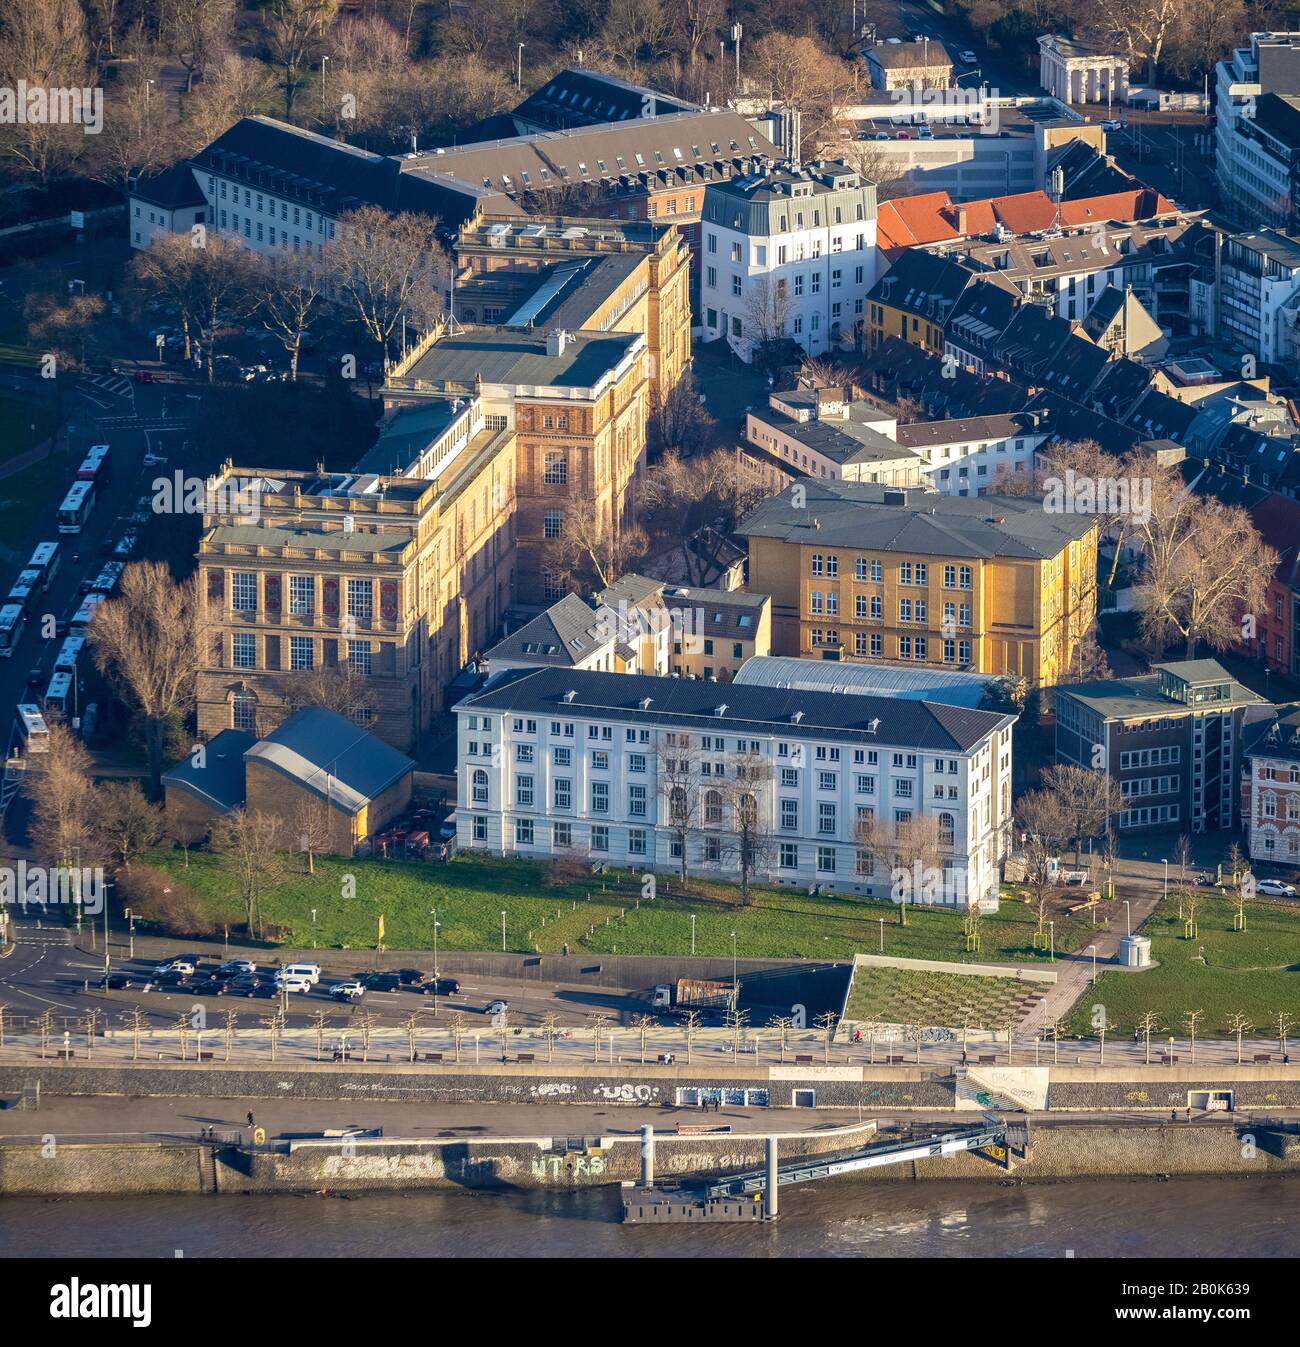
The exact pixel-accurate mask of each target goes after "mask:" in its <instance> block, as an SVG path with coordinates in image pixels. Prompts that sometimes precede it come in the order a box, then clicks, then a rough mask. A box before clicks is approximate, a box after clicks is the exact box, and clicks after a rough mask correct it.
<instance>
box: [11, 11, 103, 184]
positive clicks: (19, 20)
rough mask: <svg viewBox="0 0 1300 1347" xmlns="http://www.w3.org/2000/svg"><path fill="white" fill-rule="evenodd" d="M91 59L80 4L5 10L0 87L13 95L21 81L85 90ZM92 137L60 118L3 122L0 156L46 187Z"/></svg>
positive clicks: (34, 86)
mask: <svg viewBox="0 0 1300 1347" xmlns="http://www.w3.org/2000/svg"><path fill="white" fill-rule="evenodd" d="M89 57H90V47H89V43H88V40H87V36H86V21H85V17H84V14H83V12H82V8H81V6H80V5H79V4H78V3H77V0H42V3H40V4H32V5H22V4H15V5H7V6H5V10H4V14H3V18H2V19H0V86H2V87H5V88H6V89H8V90H9V91H11V92H13V93H14V94H15V96H16V91H17V90H18V87H19V83H20V81H21V82H22V83H23V84H25V85H26V86H27V88H28V89H35V90H44V91H50V90H58V89H81V88H84V87H85V86H86V85H87V84H89V83H90V82H91V81H90V80H89V79H88V78H87V76H88V70H87V65H88V61H89ZM24 111H25V109H24ZM88 139H89V138H88V137H87V136H86V134H85V131H84V130H83V128H82V127H81V126H77V125H72V124H69V123H68V121H66V120H64V119H62V118H57V117H44V118H41V119H32V118H28V117H26V116H25V117H24V120H23V121H21V122H20V121H18V120H17V118H16V117H14V118H7V119H6V120H5V122H4V123H0V158H10V159H13V160H15V161H16V162H17V163H18V164H20V165H22V167H23V168H25V169H26V170H27V171H28V172H30V173H31V174H32V176H33V177H34V178H35V179H36V181H37V182H38V183H40V184H41V185H42V186H44V185H45V184H46V183H48V182H49V181H50V180H51V179H52V178H54V177H56V176H58V174H60V173H61V172H62V171H63V170H64V169H66V168H67V167H68V166H69V165H70V164H71V163H72V162H73V161H74V160H75V159H76V158H77V156H78V155H80V154H81V153H82V152H83V151H84V150H85V149H86V148H87V141H88Z"/></svg>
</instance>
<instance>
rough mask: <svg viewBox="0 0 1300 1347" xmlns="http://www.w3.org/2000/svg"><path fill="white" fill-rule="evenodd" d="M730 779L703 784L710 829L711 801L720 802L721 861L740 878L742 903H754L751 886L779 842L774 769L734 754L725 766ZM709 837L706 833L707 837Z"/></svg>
mask: <svg viewBox="0 0 1300 1347" xmlns="http://www.w3.org/2000/svg"><path fill="white" fill-rule="evenodd" d="M725 767H726V775H725V776H723V777H720V778H719V777H717V776H715V777H713V778H712V779H711V780H709V781H705V782H703V783H702V784H703V786H704V815H705V816H704V823H705V827H706V829H707V828H708V826H709V824H710V822H712V821H713V820H711V819H710V817H709V811H710V801H711V800H712V799H714V798H715V797H716V798H717V800H718V802H719V809H720V814H721V817H720V818H719V819H717V820H716V822H717V823H718V824H720V826H721V830H722V831H721V836H720V837H719V839H718V840H719V842H720V853H721V858H722V859H723V860H724V861H726V862H729V863H730V864H732V865H734V867H735V869H736V871H737V872H738V874H739V876H740V902H741V905H742V906H743V907H748V906H749V905H750V903H751V902H752V901H753V896H752V894H751V892H750V886H751V884H752V883H753V880H754V876H755V875H757V874H760V873H761V872H762V871H763V870H764V869H765V868H766V867H767V866H768V865H769V864H770V863H771V860H772V856H773V854H774V848H775V846H776V838H775V836H774V835H773V833H772V831H771V826H770V820H771V816H772V800H771V795H772V766H771V763H770V762H768V760H767V759H766V758H764V757H763V755H762V754H761V753H751V752H748V751H745V752H740V753H734V754H732V755H731V756H730V758H729V759H728V760H727V761H726V763H725ZM707 836H708V833H707V832H706V837H707Z"/></svg>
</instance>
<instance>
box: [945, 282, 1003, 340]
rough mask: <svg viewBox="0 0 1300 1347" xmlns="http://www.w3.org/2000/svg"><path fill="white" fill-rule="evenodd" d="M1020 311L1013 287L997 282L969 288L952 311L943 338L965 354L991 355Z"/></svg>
mask: <svg viewBox="0 0 1300 1347" xmlns="http://www.w3.org/2000/svg"><path fill="white" fill-rule="evenodd" d="M1019 307H1020V294H1019V292H1018V291H1017V290H1016V289H1015V288H1014V287H1013V286H1005V285H1002V284H1000V283H998V282H997V281H996V280H983V279H981V280H979V281H977V282H976V283H975V284H974V285H968V286H967V287H966V289H965V290H964V291H963V292H962V296H961V298H960V299H959V300H958V301H957V303H956V305H955V306H954V307H953V311H952V316H951V317H950V318H949V319H948V325H947V327H946V328H945V330H944V335H945V336H946V337H947V338H948V340H949V341H951V342H953V343H955V344H956V345H958V346H960V347H961V348H962V350H964V351H970V352H972V353H978V354H984V353H985V352H988V351H991V350H992V348H993V346H994V344H995V343H996V342H997V340H998V338H999V337H1000V336H1001V335H1002V334H1003V333H1004V332H1005V331H1006V330H1007V328H1008V327H1009V326H1010V324H1011V320H1012V319H1013V318H1014V317H1015V316H1016V310H1017V309H1018V308H1019Z"/></svg>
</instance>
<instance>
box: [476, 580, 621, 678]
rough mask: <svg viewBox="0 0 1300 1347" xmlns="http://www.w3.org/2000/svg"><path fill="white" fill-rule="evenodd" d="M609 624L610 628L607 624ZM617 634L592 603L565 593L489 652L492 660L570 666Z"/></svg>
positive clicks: (490, 660)
mask: <svg viewBox="0 0 1300 1347" xmlns="http://www.w3.org/2000/svg"><path fill="white" fill-rule="evenodd" d="M607 625H608V628H609V629H608V630H605V627H606V626H607ZM613 634H614V627H613V625H612V624H607V623H606V622H605V621H604V619H602V618H601V616H600V615H599V614H598V613H597V612H596V610H595V609H593V608H592V606H591V605H590V604H589V603H587V602H585V601H584V600H583V599H580V598H579V597H578V595H576V594H566V595H565V596H564V597H563V598H562V599H560V600H559V601H558V602H557V603H553V604H552V605H551V606H550V607H549V608H548V609H547V610H546V611H545V612H544V613H539V614H538V615H537V616H536V617H535V618H533V619H532V621H531V622H526V623H524V625H523V626H522V627H520V628H519V629H518V630H517V631H513V632H511V633H510V635H509V636H505V637H503V638H502V639H501V640H500V641H498V642H497V643H496V645H494V646H493V647H492V649H491V650H489V651H488V652H487V659H488V663H489V664H491V662H492V661H493V660H507V659H508V660H514V661H516V662H522V661H525V660H527V661H529V662H531V663H533V664H538V665H545V664H555V665H560V666H562V667H564V668H570V667H571V666H572V665H574V664H576V663H578V662H579V661H581V660H584V659H586V658H588V657H589V656H590V655H591V652H592V651H593V650H595V649H597V648H598V647H599V646H600V645H602V644H604V642H605V641H607V640H608V639H609V638H610V636H612V635H613Z"/></svg>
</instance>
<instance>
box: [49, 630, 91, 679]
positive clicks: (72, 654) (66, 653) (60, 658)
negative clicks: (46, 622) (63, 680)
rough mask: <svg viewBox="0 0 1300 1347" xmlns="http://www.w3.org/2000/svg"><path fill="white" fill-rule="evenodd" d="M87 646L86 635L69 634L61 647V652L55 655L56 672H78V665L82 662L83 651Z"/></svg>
mask: <svg viewBox="0 0 1300 1347" xmlns="http://www.w3.org/2000/svg"><path fill="white" fill-rule="evenodd" d="M85 648H86V638H85V637H84V636H69V637H68V638H67V640H66V641H64V642H63V644H62V645H61V646H60V647H59V653H58V654H57V655H55V657H54V672H55V673H72V674H75V673H76V672H77V666H78V665H79V664H80V663H81V652H82V651H83V650H85Z"/></svg>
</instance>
